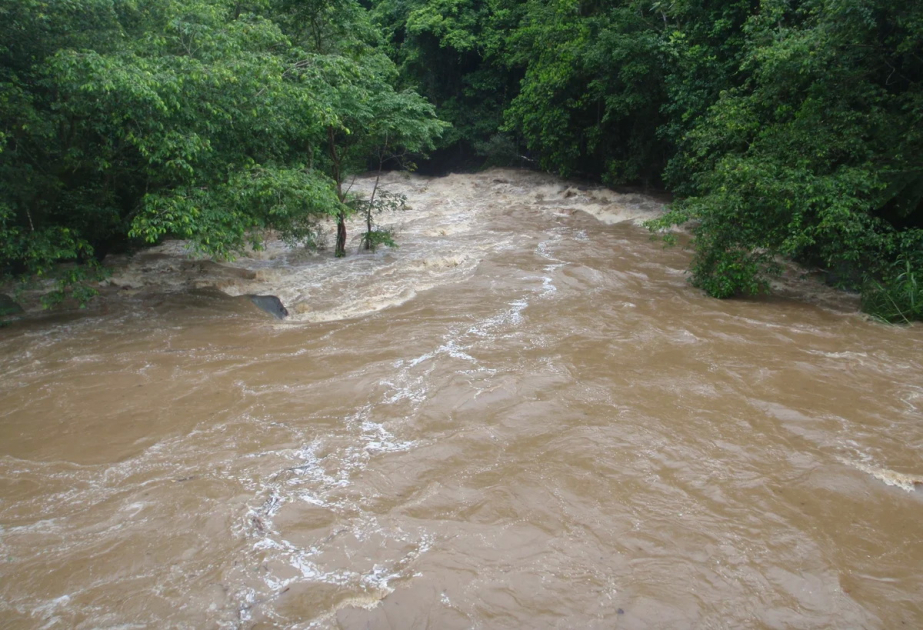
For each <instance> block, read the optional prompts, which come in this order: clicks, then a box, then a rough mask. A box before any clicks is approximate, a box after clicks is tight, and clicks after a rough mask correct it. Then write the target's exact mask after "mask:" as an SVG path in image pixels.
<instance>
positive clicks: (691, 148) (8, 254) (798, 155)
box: [0, 0, 923, 321]
mask: <svg viewBox="0 0 923 630" xmlns="http://www.w3.org/2000/svg"><path fill="white" fill-rule="evenodd" d="M0 121H2V122H0V125H2V126H0V184H2V194H0V237H2V240H0V267H2V269H3V270H4V273H6V274H12V275H35V274H49V273H52V270H54V269H57V270H58V273H61V272H62V271H61V270H64V271H63V272H64V273H65V274H66V275H65V278H64V279H63V281H62V284H61V287H62V291H63V290H65V289H66V290H68V291H73V290H75V288H76V290H78V291H79V287H81V286H83V285H81V284H80V282H79V279H80V277H82V276H84V275H85V274H87V273H89V272H91V271H92V270H93V269H94V261H96V260H98V259H99V258H100V257H101V256H102V255H103V254H105V253H106V252H107V251H112V250H116V249H119V248H124V247H126V246H128V245H132V244H133V243H135V244H137V243H144V242H148V243H150V242H156V241H157V240H158V239H160V238H163V237H165V236H178V237H183V238H187V239H190V240H191V241H193V242H194V243H195V244H196V245H197V246H198V247H199V248H200V249H201V250H202V251H203V252H206V253H209V254H212V255H216V256H227V255H232V254H233V253H234V252H235V251H239V250H240V249H241V248H242V247H243V246H245V245H246V244H247V243H248V242H251V241H253V240H254V239H257V238H258V236H259V234H260V233H261V230H262V229H264V228H272V229H276V230H279V231H280V232H281V233H282V234H283V236H284V237H285V238H287V239H288V240H289V241H290V242H292V243H307V244H310V243H311V242H312V238H313V236H314V234H315V228H316V225H317V222H318V221H320V220H323V219H324V218H326V217H330V218H331V219H332V220H336V221H338V223H339V225H340V228H341V230H340V233H339V237H338V239H337V245H336V249H335V253H336V254H338V255H342V254H343V253H344V250H343V244H344V243H345V223H344V221H345V218H346V217H347V216H348V215H349V214H350V213H351V212H354V211H356V210H357V209H358V210H360V211H361V207H360V206H361V203H362V202H359V201H357V200H353V199H350V198H349V196H348V195H347V194H346V193H345V192H344V189H343V186H342V184H343V182H344V180H345V178H346V177H347V175H348V174H349V173H351V172H356V171H358V170H365V169H367V168H369V167H374V166H376V165H377V164H379V163H381V162H385V163H392V164H396V163H401V162H405V161H406V160H408V156H409V157H410V159H413V160H415V161H416V162H417V163H418V164H419V165H420V166H421V168H425V169H427V170H429V171H431V172H438V171H446V170H451V169H455V170H459V169H465V168H480V167H483V166H489V165H511V164H515V165H523V166H525V165H529V166H534V167H538V168H542V169H545V170H548V171H552V172H555V173H558V174H561V175H563V176H580V177H583V178H590V179H595V180H599V181H602V182H604V183H606V184H609V185H626V184H627V185H637V186H644V187H648V186H655V187H660V188H666V189H668V190H670V191H672V192H673V193H674V195H675V197H676V199H677V201H676V202H675V203H674V204H673V205H672V208H671V211H670V212H669V214H667V215H666V216H665V217H664V218H663V219H662V220H660V221H658V222H656V223H655V224H654V225H652V226H651V227H652V229H655V230H658V229H664V228H668V227H669V226H672V225H675V224H689V225H690V226H691V229H692V232H693V236H694V243H693V245H694V249H695V256H694V259H693V262H692V269H691V271H692V281H693V283H694V284H695V285H696V286H698V287H701V288H702V289H704V290H705V291H706V292H708V293H709V294H710V295H713V296H716V297H730V296H734V295H739V294H749V293H756V292H759V291H762V290H765V289H766V288H767V287H768V284H767V282H768V279H769V278H771V277H772V275H773V274H774V273H777V272H778V270H779V261H780V260H782V259H785V258H789V259H794V260H797V261H799V262H802V263H804V264H806V265H808V266H812V267H820V268H824V269H827V270H829V271H830V277H831V278H833V279H834V280H835V281H836V282H837V283H838V284H840V285H841V286H843V287H844V288H851V289H856V290H861V291H862V294H863V304H864V307H865V308H866V309H867V310H868V311H870V312H872V313H874V314H877V315H878V316H880V317H882V318H884V319H888V320H891V321H906V320H911V319H923V3H920V2H910V1H904V2H894V1H886V0H787V1H786V0H763V1H758V0H749V1H747V0H728V1H720V2H718V1H715V0H675V1H673V2H664V1H659V0H645V1H635V0H621V1H619V0H612V1H609V2H604V1H601V0H582V1H580V0H363V1H357V0H252V1H250V2H247V1H245V0H240V1H237V0H190V1H188V2H177V1H175V0H52V1H48V0H0ZM443 121H445V122H443ZM446 123H449V124H450V125H449V124H446ZM366 203H367V202H366ZM366 210H368V208H366ZM374 229H375V228H374V226H373V225H372V224H371V222H369V224H368V231H369V233H368V234H367V235H366V238H367V239H373V238H374V233H373V232H374ZM667 238H669V235H668V234H667ZM367 242H368V241H367ZM60 261H72V262H74V261H75V262H76V263H78V264H72V265H66V266H63V267H62V266H60V265H56V264H55V263H58V262H60ZM68 287H70V288H68Z"/></svg>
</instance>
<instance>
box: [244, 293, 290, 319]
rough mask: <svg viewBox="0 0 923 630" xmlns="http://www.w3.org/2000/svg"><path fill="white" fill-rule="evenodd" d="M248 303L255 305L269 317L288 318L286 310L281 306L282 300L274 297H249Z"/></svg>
mask: <svg viewBox="0 0 923 630" xmlns="http://www.w3.org/2000/svg"><path fill="white" fill-rule="evenodd" d="M248 297H249V298H250V301H251V302H253V303H254V304H256V305H257V306H258V307H259V308H261V309H263V310H264V311H266V312H267V313H269V314H270V315H273V316H274V317H278V318H279V319H285V318H286V317H288V309H286V308H285V305H283V304H282V300H280V299H279V298H277V297H276V296H274V295H250V296H248Z"/></svg>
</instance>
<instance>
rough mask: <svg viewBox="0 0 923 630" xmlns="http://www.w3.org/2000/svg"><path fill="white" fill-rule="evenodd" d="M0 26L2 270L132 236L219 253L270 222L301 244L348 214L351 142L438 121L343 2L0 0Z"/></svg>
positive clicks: (432, 131) (429, 128) (39, 270)
mask: <svg viewBox="0 0 923 630" xmlns="http://www.w3.org/2000/svg"><path fill="white" fill-rule="evenodd" d="M0 42H3V43H2V48H0V117H2V121H3V122H2V127H0V184H2V187H3V188H2V196H0V236H2V239H0V243H2V244H0V271H3V272H5V273H12V274H45V273H48V272H49V271H50V270H51V269H52V268H53V264H54V263H55V262H57V261H61V260H72V261H77V262H79V263H84V266H89V265H92V263H93V261H94V258H95V257H99V256H100V255H102V254H104V253H105V252H106V251H107V250H108V249H110V248H112V247H117V246H120V245H124V244H125V243H126V239H128V238H131V239H135V240H136V241H138V242H147V243H154V242H157V241H158V240H159V239H161V238H162V237H164V236H177V237H182V238H186V239H189V240H190V241H191V242H192V243H193V244H194V245H195V246H196V247H197V248H198V249H199V250H200V251H202V252H203V253H205V254H209V255H213V256H218V257H228V256H232V255H233V254H234V253H235V252H238V251H240V250H241V249H242V248H243V247H244V246H245V245H247V244H251V245H258V244H259V238H260V234H261V231H262V230H264V229H267V228H272V229H276V230H279V231H281V233H282V235H283V236H284V237H285V238H286V239H287V240H289V241H290V242H292V243H296V242H310V241H311V239H312V236H313V234H314V226H315V224H316V222H317V221H318V220H320V219H322V218H324V217H327V216H333V217H338V218H340V219H341V220H342V218H343V217H345V215H346V213H347V212H348V207H347V206H346V205H345V204H344V203H343V202H344V196H343V195H342V194H341V189H340V184H341V182H342V178H343V176H344V173H345V172H346V171H347V169H349V168H355V167H356V165H357V164H359V163H360V162H361V159H362V157H361V156H360V155H359V154H360V153H361V152H362V151H363V150H366V149H367V148H368V147H370V146H373V145H376V143H379V144H380V143H381V140H380V139H381V138H382V137H386V138H389V140H388V142H389V143H390V144H391V145H392V146H395V147H407V148H409V149H411V150H424V149H426V148H427V147H429V146H431V145H432V139H433V137H434V136H435V135H438V133H439V132H440V131H441V130H442V124H441V123H439V122H438V121H436V120H435V117H434V114H433V110H432V107H431V106H430V105H429V104H428V103H426V101H424V100H423V99H422V98H421V97H419V96H418V95H416V94H415V93H413V92H411V91H397V90H395V88H394V86H393V82H394V79H395V77H396V71H395V69H394V66H393V64H392V63H391V62H390V60H388V59H387V58H386V57H385V56H384V55H382V54H381V53H378V52H376V51H375V50H374V44H375V42H376V38H375V36H374V31H373V29H372V28H371V26H370V24H369V22H368V19H367V15H366V13H365V11H364V10H363V9H362V8H361V6H359V5H358V4H357V3H355V2H349V1H347V0H343V1H337V0H331V1H330V2H322V1H316V2H299V3H290V4H285V3H280V4H278V5H273V4H272V3H266V2H255V3H253V4H247V3H242V2H236V1H232V0H193V1H186V2H178V1H171V0H135V1H126V0H68V2H58V1H45V0H0ZM332 42H335V44H336V45H335V46H334V45H333V44H332ZM331 138H332V140H331ZM331 142H332V143H333V144H331ZM331 147H333V148H332V150H331ZM70 279H71V280H74V279H79V278H77V277H76V276H73V275H72V276H71V278H70Z"/></svg>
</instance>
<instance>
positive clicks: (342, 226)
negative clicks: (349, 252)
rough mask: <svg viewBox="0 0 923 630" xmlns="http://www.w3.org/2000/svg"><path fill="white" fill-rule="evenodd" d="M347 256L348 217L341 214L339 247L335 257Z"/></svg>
mask: <svg viewBox="0 0 923 630" xmlns="http://www.w3.org/2000/svg"><path fill="white" fill-rule="evenodd" d="M345 255H346V216H345V215H344V214H343V213H342V212H341V213H339V214H338V215H337V246H336V250H335V251H334V256H336V257H337V258H343V257H344V256H345Z"/></svg>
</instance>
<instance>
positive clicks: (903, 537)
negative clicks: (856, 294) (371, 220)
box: [0, 171, 923, 629]
mask: <svg viewBox="0 0 923 630" xmlns="http://www.w3.org/2000/svg"><path fill="white" fill-rule="evenodd" d="M371 184H372V180H370V179H362V180H360V181H358V182H357V183H356V186H357V188H358V189H359V190H368V189H369V187H370V186H371ZM385 185H386V186H387V187H388V188H389V189H391V190H393V191H395V192H403V193H405V194H407V196H408V201H409V204H410V206H411V209H409V210H408V211H407V212H405V213H403V214H400V215H395V216H390V217H389V216H383V217H382V220H383V222H385V223H390V224H392V225H394V226H396V227H397V228H398V241H399V243H400V244H401V247H400V248H399V249H397V250H393V251H387V250H385V251H379V252H377V253H375V254H365V253H357V248H358V242H357V241H356V240H353V241H352V242H351V245H350V246H351V250H350V256H349V257H347V258H346V259H343V260H334V259H333V258H332V257H331V256H330V253H329V252H326V253H321V254H320V255H314V254H310V253H306V252H302V251H287V250H285V249H283V248H282V247H281V246H278V245H275V244H271V245H270V247H269V248H268V249H267V250H266V251H264V252H260V253H258V254H254V255H253V256H252V257H249V258H244V259H241V260H239V261H237V262H235V263H233V264H231V265H224V266H221V265H215V264H213V263H207V262H203V261H195V260H189V259H187V258H183V257H182V256H181V249H182V248H181V246H180V245H178V244H170V245H167V246H163V247H161V248H159V249H157V250H154V251H152V252H148V253H145V254H141V255H138V256H136V257H135V258H134V259H132V260H130V261H121V262H118V261H116V271H115V274H114V276H113V278H112V280H111V283H112V284H113V287H114V288H112V289H109V290H108V291H107V293H106V294H105V295H104V296H103V298H102V299H101V300H100V301H99V302H98V303H97V304H96V305H95V306H94V307H92V308H91V309H90V311H89V312H88V313H85V314H80V315H55V316H48V317H44V318H27V319H26V320H25V321H23V322H20V323H17V324H14V325H12V326H10V327H7V328H5V329H2V330H0V370H2V374H3V379H2V381H0V620H2V621H0V625H2V626H3V627H5V628H109V627H112V628H115V627H119V628H135V627H137V628H146V627H149V628H165V627H171V628H209V627H214V628H314V627H317V628H336V627H342V628H392V627H399V628H524V627H528V628H613V627H618V628H670V629H673V628H829V627H838V628H905V627H906V628H918V627H921V626H923V525H921V523H923V488H920V482H921V481H923V478H921V477H920V475H923V461H921V453H923V413H921V412H923V370H921V368H923V363H921V352H920V350H921V348H923V328H921V327H919V326H917V327H913V328H894V327H888V326H883V325H880V324H876V323H874V322H870V321H867V320H866V319H865V318H863V317H862V316H861V315H859V314H857V313H856V311H855V303H854V300H853V299H851V298H849V297H848V296H845V295H841V294H836V293H834V292H832V291H830V290H828V289H826V288H823V287H821V286H819V285H818V284H816V283H815V282H813V281H811V280H799V279H798V278H797V277H792V278H791V279H789V280H787V281H786V282H785V283H784V284H783V285H782V286H781V287H780V288H781V290H782V297H775V298H765V299H760V300H745V301H716V300H711V299H708V298H706V297H704V296H703V295H702V294H701V293H700V292H698V291H696V290H695V289H692V288H690V287H689V286H688V284H687V283H686V281H685V276H684V271H683V270H684V268H685V266H686V264H687V262H688V253H686V252H684V251H682V250H681V249H672V250H665V249H663V248H662V246H661V245H660V244H659V243H657V242H653V241H651V239H650V236H649V234H648V233H647V232H646V230H644V229H643V228H641V227H639V226H638V225H637V224H636V222H637V220H640V219H644V218H647V217H651V216H654V215H655V214H656V213H657V212H658V211H659V209H660V204H659V203H658V202H657V201H655V200H653V199H649V198H646V197H643V196H641V195H618V194H615V193H612V192H609V191H605V190H597V189H593V188H585V187H580V186H576V185H572V184H569V183H567V182H560V181H557V180H554V179H551V178H549V177H545V176H541V175H537V174H529V173H521V172H517V171H490V172H487V173H483V174H479V175H466V176H451V177H447V178H442V179H426V178H422V177H411V178H405V177H401V176H398V175H389V176H388V177H387V178H386V180H385ZM358 231H359V226H358V225H357V226H354V227H353V228H352V232H353V233H357V232H358ZM115 287H121V288H115ZM246 294H272V295H277V296H279V297H280V298H281V299H282V300H283V302H284V303H285V304H286V306H287V308H288V309H289V311H290V312H291V313H292V315H291V317H290V318H288V319H286V320H285V321H282V322H279V321H276V320H273V319H271V318H269V317H268V316H267V315H266V314H265V313H262V312H260V311H259V310H257V309H256V308H255V307H254V306H253V305H252V304H251V303H250V302H249V301H248V300H247V299H246V298H243V297H233V296H243V295H246Z"/></svg>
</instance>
